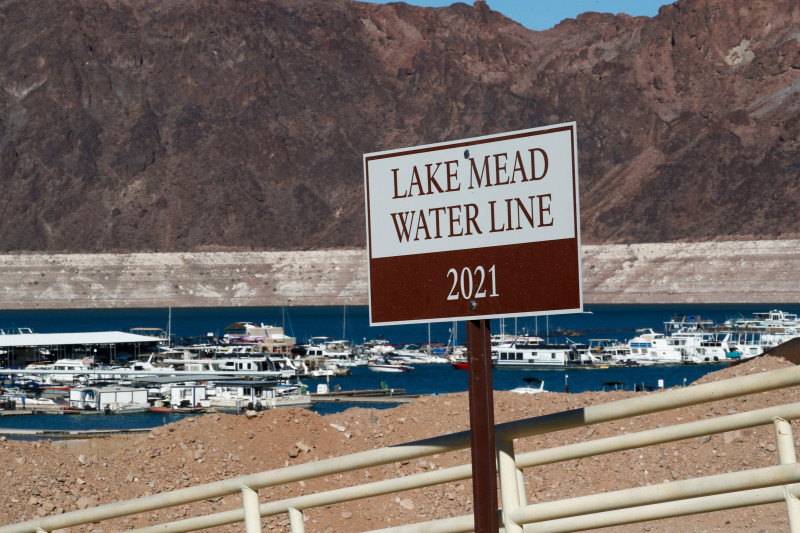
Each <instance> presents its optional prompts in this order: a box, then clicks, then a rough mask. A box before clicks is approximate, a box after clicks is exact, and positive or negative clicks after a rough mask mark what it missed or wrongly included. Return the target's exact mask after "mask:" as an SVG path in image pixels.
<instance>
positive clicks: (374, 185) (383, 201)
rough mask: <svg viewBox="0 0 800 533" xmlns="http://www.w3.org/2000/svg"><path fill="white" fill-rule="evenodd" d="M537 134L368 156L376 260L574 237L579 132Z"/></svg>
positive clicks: (370, 207) (436, 145)
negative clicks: (576, 138)
mask: <svg viewBox="0 0 800 533" xmlns="http://www.w3.org/2000/svg"><path fill="white" fill-rule="evenodd" d="M555 128H557V127H555ZM548 129H552V128H548ZM535 131H538V130H526V131H523V132H515V135H518V136H514V135H512V136H511V137H510V138H509V136H510V134H504V135H496V136H488V137H481V138H477V139H470V140H466V141H459V142H458V143H456V144H455V145H454V144H452V143H442V144H433V145H427V146H420V147H416V148H414V149H405V150H391V151H386V152H379V153H375V154H367V155H365V156H364V168H365V172H366V187H367V190H368V191H369V197H368V199H367V206H368V223H369V228H368V230H369V232H370V233H371V234H372V237H373V238H372V239H370V254H371V257H373V258H380V257H396V256H402V255H412V254H424V253H431V252H442V251H454V250H466V249H470V248H482V247H486V246H501V245H505V244H515V243H519V242H541V241H550V240H556V239H569V238H574V237H575V231H576V227H575V210H576V209H578V202H577V197H576V191H575V190H573V180H572V177H573V174H574V171H575V169H574V161H573V153H574V152H573V140H574V137H573V135H572V133H573V132H572V130H570V129H562V130H558V129H557V130H556V131H553V132H552V133H548V134H547V135H536V136H526V135H525V134H526V133H530V132H535ZM375 236H379V238H377V239H376V238H375Z"/></svg>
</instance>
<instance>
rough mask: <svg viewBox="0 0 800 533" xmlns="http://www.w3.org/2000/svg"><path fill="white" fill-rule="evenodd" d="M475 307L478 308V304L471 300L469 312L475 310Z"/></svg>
mask: <svg viewBox="0 0 800 533" xmlns="http://www.w3.org/2000/svg"><path fill="white" fill-rule="evenodd" d="M476 307H478V302H476V301H475V300H472V301H471V302H470V303H469V308H470V309H471V310H475V308H476Z"/></svg>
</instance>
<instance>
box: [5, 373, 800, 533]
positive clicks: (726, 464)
mask: <svg viewBox="0 0 800 533" xmlns="http://www.w3.org/2000/svg"><path fill="white" fill-rule="evenodd" d="M787 365H788V363H787V362H786V361H785V360H783V359H777V358H772V357H764V358H759V359H756V360H753V361H750V362H747V363H745V364H742V365H738V366H736V367H730V368H728V369H725V370H722V371H719V372H715V373H713V374H709V375H708V376H706V377H704V378H703V379H701V380H700V382H707V381H712V380H719V379H724V378H729V377H733V376H739V375H747V374H751V373H755V372H762V371H766V370H772V369H776V368H783V367H785V366H787ZM636 394H646V393H633V392H624V391H617V392H585V393H581V394H563V393H547V394H540V395H535V396H526V395H516V394H514V393H510V392H495V417H496V421H497V422H498V423H499V422H504V421H509V420H516V419H520V418H525V417H532V416H537V415H541V414H546V413H552V412H557V411H562V410H568V409H574V408H579V407H582V406H585V405H595V404H599V403H603V402H609V401H614V400H617V399H621V398H629V397H633V396H635V395H636ZM797 396H798V389H797V388H792V389H788V390H784V391H782V392H776V393H765V394H758V395H753V396H750V397H745V398H742V399H736V400H727V401H724V402H718V403H714V404H709V405H707V406H703V407H693V408H686V409H680V410H678V411H675V412H670V413H664V414H653V415H647V416H640V417H636V418H635V419H631V420H625V421H620V422H611V423H606V424H599V425H596V426H592V427H588V428H583V429H577V430H570V431H564V432H559V433H555V434H551V435H547V436H542V437H536V438H530V439H522V440H520V441H518V442H517V445H516V450H517V452H521V451H529V450H534V449H541V448H546V447H552V446H558V445H562V444H567V443H571V442H578V441H584V440H589V439H597V438H602V437H607V436H612V435H619V434H623V433H630V432H633V431H638V430H643V429H647V428H655V427H660V426H664V425H670V424H674V423H677V422H688V421H692V420H702V419H705V418H707V417H710V416H717V415H725V414H729V413H736V412H742V411H748V410H753V409H758V408H762V407H766V406H770V405H774V404H776V403H779V402H787V401H792V400H794V399H797ZM468 426H469V415H468V406H467V395H466V393H460V394H447V395H441V396H431V397H425V398H421V399H419V400H417V401H415V402H413V403H411V404H407V405H403V406H400V407H397V408H393V409H389V410H372V409H362V408H354V409H349V410H347V411H345V412H343V413H340V414H335V415H329V416H324V417H323V416H319V415H317V414H315V413H312V412H310V411H306V410H295V409H286V410H277V411H271V412H264V413H261V414H259V415H258V416H255V417H254V418H246V417H245V416H236V415H220V414H209V415H204V416H200V417H197V418H192V419H186V420H183V421H181V422H179V423H176V424H171V425H169V426H165V427H161V428H158V429H155V430H153V431H152V432H150V433H149V434H146V435H142V436H125V437H113V438H108V439H102V440H89V441H65V442H51V441H42V442H25V441H13V440H2V441H1V442H0V451H1V452H2V453H0V473H2V474H3V475H2V476H0V492H2V494H4V495H5V496H4V504H3V505H2V506H0V523H8V522H12V521H18V520H25V519H30V518H33V517H37V516H43V515H48V514H53V513H61V512H66V511H71V510H74V509H78V508H84V507H86V506H91V505H97V504H104V503H110V502H113V501H116V500H119V499H126V498H135V497H139V496H144V495H148V494H156V493H159V492H163V491H168V490H172V489H175V488H179V487H186V486H190V485H196V484H200V483H207V482H211V481H215V480H218V479H222V478H228V477H234V476H238V475H243V474H247V473H252V472H255V471H261V470H269V469H274V468H280V467H283V466H287V465H294V464H301V463H306V462H309V461H315V460H319V459H326V458H329V457H334V456H339V455H343V454H349V453H353V452H357V451H361V450H367V449H372V448H377V447H381V446H389V445H394V444H399V443H403V442H408V441H412V440H417V439H422V438H426V437H431V436H435V435H438V434H443V433H450V432H455V431H463V430H466V429H468ZM795 431H797V427H796V426H795ZM466 462H469V452H468V451H462V452H457V453H452V454H440V455H435V456H433V457H429V458H427V459H420V460H413V461H408V462H404V463H401V464H395V465H389V466H385V467H377V468H370V469H365V470H359V471H357V472H353V473H349V474H342V475H334V476H327V477H324V478H322V479H318V480H310V481H307V482H304V483H299V484H292V485H282V486H278V487H275V488H272V489H264V490H262V491H260V493H259V495H260V498H261V501H267V500H277V499H283V498H287V497H290V496H296V495H300V494H308V493H310V492H314V491H320V490H329V489H334V488H340V487H344V486H348V485H350V484H353V483H356V482H359V483H360V482H369V481H376V480H379V479H383V478H386V477H388V476H397V475H407V474H412V473H416V472H423V471H428V470H432V469H438V468H446V467H448V466H452V465H456V464H462V463H466ZM775 464H778V457H777V452H776V449H775V440H774V430H773V429H772V428H771V427H766V428H756V429H747V430H742V431H735V432H730V433H725V434H720V435H714V436H711V437H710V438H709V437H703V438H697V439H689V440H686V441H679V442H675V443H670V444H664V445H661V446H655V447H650V448H643V449H636V450H630V451H626V452H620V453H616V454H610V455H608V456H597V457H594V458H591V459H582V460H577V461H570V462H566V463H562V464H554V465H549V466H542V467H537V468H532V469H528V470H526V472H525V483H526V495H527V498H528V501H529V502H541V501H549V500H556V499H560V498H569V497H573V496H578V495H581V494H588V493H593V492H599V491H609V490H616V489H621V488H626V487H631V486H644V485H649V484H659V483H667V482H671V481H675V480H680V479H685V478H690V477H696V476H706V475H713V474H718V473H723V472H728V471H734V470H740V469H745V468H758V467H762V466H771V465H775ZM239 503H240V497H239V496H228V497H225V498H221V499H214V500H207V501H201V502H198V503H196V504H194V505H191V506H185V507H179V508H176V509H170V510H165V511H158V512H153V513H146V514H145V515H143V516H136V517H129V518H125V519H119V520H116V521H112V522H109V523H101V524H96V525H92V526H89V527H86V528H84V529H82V530H84V531H118V530H123V529H129V528H132V527H141V526H144V525H148V524H156V523H160V522H165V521H168V520H176V519H180V518H184V517H190V516H194V515H195V514H197V513H213V512H219V511H223V510H226V509H232V508H234V507H236V506H237V505H239ZM471 511H472V489H471V482H470V481H463V482H456V483H452V484H448V485H444V486H440V487H434V488H429V489H422V490H415V491H410V492H404V493H400V494H392V495H387V496H377V497H373V498H369V499H366V500H360V501H356V502H353V503H350V504H344V505H334V506H329V507H324V508H320V509H315V510H309V511H307V512H306V513H305V516H306V520H307V522H306V528H307V531H309V533H317V532H319V533H336V532H340V533H353V532H357V531H364V530H367V529H376V528H380V527H387V526H391V525H399V524H401V523H408V522H419V521H425V520H431V519H435V518H441V517H446V516H457V515H461V514H465V513H470V512H471ZM263 523H264V526H265V531H288V519H287V518H286V517H285V516H279V517H269V518H264V519H263ZM221 530H225V531H240V530H241V527H240V526H235V527H234V526H230V527H225V528H221ZM786 530H787V518H786V510H785V506H784V505H783V504H773V505H767V506H761V507H755V508H750V509H740V510H732V511H726V512H724V513H712V514H707V515H698V516H692V517H688V518H681V519H673V520H665V521H662V522H657V523H648V524H642V525H631V526H626V527H619V528H614V531H621V532H638V531H659V532H673V533H678V532H681V533H688V532H698V533H700V532H708V531H725V532H745V531H761V532H775V533H778V532H781V531H786Z"/></svg>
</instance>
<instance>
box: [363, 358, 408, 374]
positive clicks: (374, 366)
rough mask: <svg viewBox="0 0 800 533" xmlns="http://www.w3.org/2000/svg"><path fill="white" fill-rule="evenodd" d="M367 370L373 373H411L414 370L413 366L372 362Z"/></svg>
mask: <svg viewBox="0 0 800 533" xmlns="http://www.w3.org/2000/svg"><path fill="white" fill-rule="evenodd" d="M367 368H369V369H370V370H372V371H373V372H411V371H412V370H414V367H413V366H409V365H403V364H399V363H388V362H387V363H376V362H374V361H370V363H369V364H368V365H367Z"/></svg>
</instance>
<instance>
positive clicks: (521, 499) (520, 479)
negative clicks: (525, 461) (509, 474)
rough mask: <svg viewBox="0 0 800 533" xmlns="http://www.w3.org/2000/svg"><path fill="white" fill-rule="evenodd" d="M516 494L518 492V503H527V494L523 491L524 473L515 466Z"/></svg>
mask: <svg viewBox="0 0 800 533" xmlns="http://www.w3.org/2000/svg"><path fill="white" fill-rule="evenodd" d="M517 494H519V504H520V505H528V496H527V494H526V492H525V474H524V473H523V472H522V470H520V469H519V468H517Z"/></svg>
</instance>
